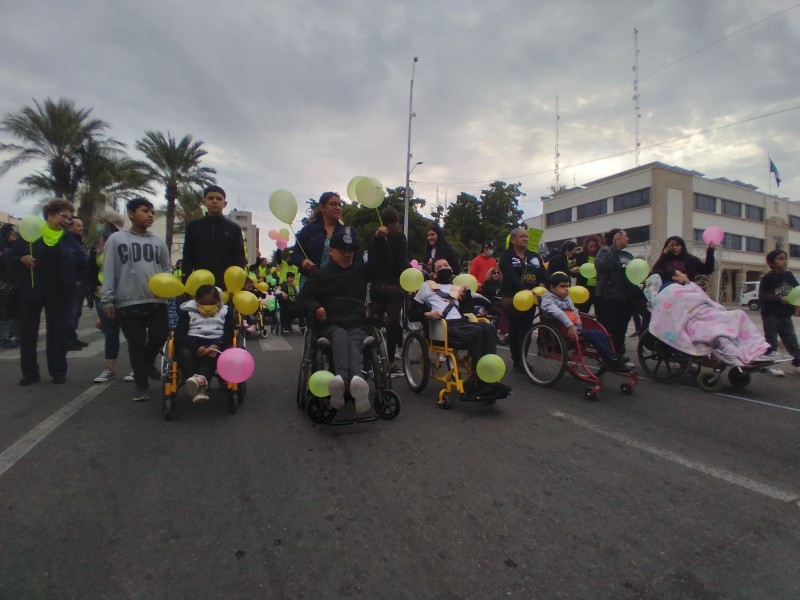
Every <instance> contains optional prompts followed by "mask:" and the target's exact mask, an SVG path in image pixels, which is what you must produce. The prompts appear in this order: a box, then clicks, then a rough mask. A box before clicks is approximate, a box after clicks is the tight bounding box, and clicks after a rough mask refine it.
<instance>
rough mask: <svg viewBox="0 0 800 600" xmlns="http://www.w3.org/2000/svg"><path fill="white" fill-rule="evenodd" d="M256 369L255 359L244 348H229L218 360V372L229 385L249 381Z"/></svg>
mask: <svg viewBox="0 0 800 600" xmlns="http://www.w3.org/2000/svg"><path fill="white" fill-rule="evenodd" d="M255 368H256V364H255V361H254V360H253V357H252V356H251V355H250V353H249V352H248V351H247V350H245V349H244V348H228V349H227V350H225V351H224V352H223V353H222V354H220V355H219V358H217V371H218V372H219V375H220V377H222V378H223V379H224V380H225V381H227V382H228V383H242V382H243V381H247V380H248V379H249V378H250V376H251V375H252V374H253V371H255Z"/></svg>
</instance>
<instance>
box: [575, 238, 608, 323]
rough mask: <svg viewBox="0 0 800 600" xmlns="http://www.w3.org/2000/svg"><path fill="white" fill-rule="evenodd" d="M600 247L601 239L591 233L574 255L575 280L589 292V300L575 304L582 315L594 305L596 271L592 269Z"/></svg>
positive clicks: (601, 244)
mask: <svg viewBox="0 0 800 600" xmlns="http://www.w3.org/2000/svg"><path fill="white" fill-rule="evenodd" d="M602 246H603V238H601V237H600V236H599V235H597V234H596V233H593V234H591V235H587V236H586V238H585V239H584V240H583V245H582V246H581V251H580V252H576V253H575V267H576V268H577V272H576V273H573V274H574V275H575V278H576V279H577V282H578V285H582V286H583V287H585V288H586V289H587V290H589V299H588V300H587V301H586V302H582V303H581V304H577V303H576V304H575V306H577V307H578V310H579V311H581V312H584V313H588V312H589V310H591V308H592V305H593V304H594V295H595V287H596V286H597V270H596V269H595V267H594V257H595V256H597V251H598V250H600V248H601V247H602ZM584 265H585V266H584Z"/></svg>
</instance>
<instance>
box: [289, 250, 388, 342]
mask: <svg viewBox="0 0 800 600" xmlns="http://www.w3.org/2000/svg"><path fill="white" fill-rule="evenodd" d="M374 268H375V263H372V266H370V263H366V264H363V263H362V264H353V265H352V266H350V267H348V268H347V269H342V268H341V267H340V266H339V265H337V264H336V263H335V262H333V261H330V262H329V263H328V264H327V265H325V266H324V267H323V268H321V269H317V270H315V271H313V272H312V273H311V274H310V275H309V276H308V279H306V282H305V285H303V289H302V290H300V294H299V295H298V296H297V302H296V303H295V307H296V308H297V310H298V311H300V314H302V315H308V317H309V318H311V319H315V318H316V317H315V316H314V312H315V311H316V310H317V309H318V308H319V307H323V308H325V315H326V318H325V322H324V324H326V325H338V326H340V327H344V328H345V329H347V328H349V327H355V326H359V325H365V324H366V323H367V316H366V311H365V303H366V300H367V283H369V281H370V280H371V272H372V270H374Z"/></svg>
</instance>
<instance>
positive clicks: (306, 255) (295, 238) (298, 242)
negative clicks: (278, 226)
mask: <svg viewBox="0 0 800 600" xmlns="http://www.w3.org/2000/svg"><path fill="white" fill-rule="evenodd" d="M289 229H291V230H292V233H293V234H294V241H295V242H297V247H298V248H300V252H302V253H303V256H305V257H306V258H308V254H306V251H305V250H303V245H302V244H301V243H300V240H299V239H297V234H296V233H294V227H292V225H291V223H290V224H289ZM308 260H311V259H310V258H308Z"/></svg>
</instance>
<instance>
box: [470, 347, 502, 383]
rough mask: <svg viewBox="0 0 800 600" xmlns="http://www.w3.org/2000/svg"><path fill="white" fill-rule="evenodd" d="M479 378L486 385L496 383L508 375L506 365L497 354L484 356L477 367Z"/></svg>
mask: <svg viewBox="0 0 800 600" xmlns="http://www.w3.org/2000/svg"><path fill="white" fill-rule="evenodd" d="M475 372H476V373H477V374H478V378H479V379H480V380H481V381H485V382H486V383H495V382H497V381H500V380H501V379H502V378H503V375H505V374H506V363H505V362H503V359H502V358H500V357H499V356H497V354H484V355H483V356H481V358H480V360H479V361H478V364H477V365H476V366H475Z"/></svg>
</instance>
